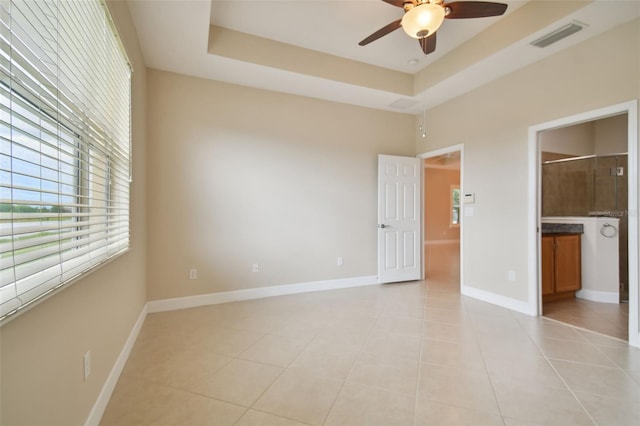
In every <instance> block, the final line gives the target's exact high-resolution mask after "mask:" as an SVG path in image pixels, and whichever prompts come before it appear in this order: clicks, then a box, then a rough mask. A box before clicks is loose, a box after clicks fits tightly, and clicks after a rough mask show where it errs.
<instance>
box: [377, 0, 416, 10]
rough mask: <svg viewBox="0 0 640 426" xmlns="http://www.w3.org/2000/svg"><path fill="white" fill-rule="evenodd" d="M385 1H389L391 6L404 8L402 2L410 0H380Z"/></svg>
mask: <svg viewBox="0 0 640 426" xmlns="http://www.w3.org/2000/svg"><path fill="white" fill-rule="evenodd" d="M382 1H383V2H385V3H389V4H390V5H392V6H397V7H402V8H404V4H405V3H407V2H409V3H410V2H411V1H410V0H382Z"/></svg>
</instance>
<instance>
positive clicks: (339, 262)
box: [336, 257, 343, 266]
mask: <svg viewBox="0 0 640 426" xmlns="http://www.w3.org/2000/svg"><path fill="white" fill-rule="evenodd" d="M342 264H343V261H342V257H337V258H336V265H337V266H342Z"/></svg>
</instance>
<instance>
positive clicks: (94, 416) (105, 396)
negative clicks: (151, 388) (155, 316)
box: [85, 304, 148, 426]
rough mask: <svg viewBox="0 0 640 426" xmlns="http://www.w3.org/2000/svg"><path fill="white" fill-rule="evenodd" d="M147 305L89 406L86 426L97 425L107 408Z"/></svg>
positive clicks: (145, 306)
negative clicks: (91, 406) (91, 404)
mask: <svg viewBox="0 0 640 426" xmlns="http://www.w3.org/2000/svg"><path fill="white" fill-rule="evenodd" d="M147 305H148V304H145V305H144V307H143V308H142V312H140V316H138V319H137V320H136V323H135V324H134V325H133V328H132V329H131V333H129V337H128V338H127V341H126V342H125V344H124V346H123V347H122V350H121V351H120V355H118V359H116V362H115V364H114V365H113V368H111V372H110V373H109V376H108V377H107V380H106V381H105V383H104V385H103V386H102V390H101V391H100V395H98V399H97V400H96V402H95V403H94V404H93V408H91V412H90V413H89V416H88V417H87V421H86V422H85V425H86V426H94V425H95V426H97V425H99V424H100V420H101V419H102V415H103V414H104V410H105V409H106V408H107V404H108V403H109V399H111V394H113V390H114V389H115V388H116V384H117V383H118V379H119V378H120V374H121V373H122V370H123V369H124V366H125V364H126V363H127V359H129V354H131V350H132V349H133V345H134V344H135V342H136V339H137V338H138V334H139V333H140V329H141V328H142V324H143V323H144V320H145V318H146V317H147V312H148V309H147Z"/></svg>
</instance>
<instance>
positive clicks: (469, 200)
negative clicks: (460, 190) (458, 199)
mask: <svg viewBox="0 0 640 426" xmlns="http://www.w3.org/2000/svg"><path fill="white" fill-rule="evenodd" d="M463 201H464V203H465V204H473V203H475V202H476V194H474V193H473V192H471V193H468V194H464V197H463Z"/></svg>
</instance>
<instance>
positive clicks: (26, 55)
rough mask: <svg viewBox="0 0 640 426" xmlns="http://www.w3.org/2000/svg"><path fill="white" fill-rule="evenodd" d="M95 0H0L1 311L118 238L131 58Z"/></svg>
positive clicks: (122, 220) (90, 260)
mask: <svg viewBox="0 0 640 426" xmlns="http://www.w3.org/2000/svg"><path fill="white" fill-rule="evenodd" d="M113 31H114V29H113V26H112V24H111V21H110V17H109V15H108V12H107V10H106V9H105V7H104V6H103V5H102V4H101V3H100V1H99V0H85V1H81V2H74V1H68V0H38V1H31V0H0V46H1V47H2V51H1V53H0V178H2V180H1V181H0V272H2V278H1V279H0V321H1V320H2V319H4V318H5V316H6V315H10V314H12V313H14V312H17V311H19V310H20V309H22V308H24V307H25V306H28V305H29V304H30V303H31V302H32V301H34V300H38V299H39V298H41V297H43V296H44V295H46V294H48V293H49V292H50V291H52V290H53V289H57V288H58V287H60V286H64V285H65V284H66V283H68V282H69V281H70V280H72V279H75V278H76V277H78V276H80V275H81V274H83V273H84V272H86V271H88V270H89V269H91V268H92V267H95V266H96V265H100V264H102V263H104V262H105V261H106V260H108V259H109V258H110V257H112V256H116V255H118V254H120V253H123V252H124V251H126V250H127V249H128V247H129V234H130V232H129V184H130V170H131V166H130V145H131V141H130V133H131V131H130V110H131V108H130V98H131V89H130V69H129V65H128V63H127V59H126V55H125V54H124V51H123V50H122V48H121V46H120V44H119V40H118V38H117V35H116V34H115V33H114V32H113Z"/></svg>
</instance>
